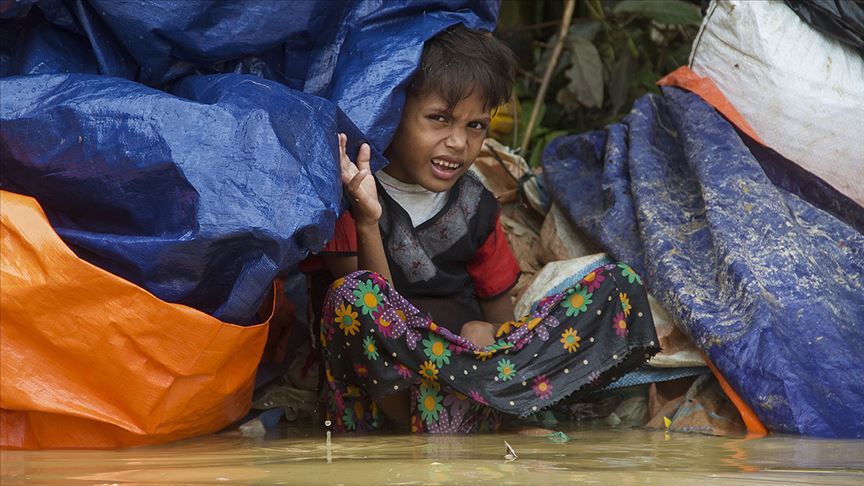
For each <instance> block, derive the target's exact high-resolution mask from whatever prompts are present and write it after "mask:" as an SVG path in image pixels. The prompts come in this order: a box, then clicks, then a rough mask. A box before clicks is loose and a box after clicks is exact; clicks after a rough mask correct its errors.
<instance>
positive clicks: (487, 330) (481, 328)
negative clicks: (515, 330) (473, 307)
mask: <svg viewBox="0 0 864 486" xmlns="http://www.w3.org/2000/svg"><path fill="white" fill-rule="evenodd" d="M459 335H460V336H462V337H463V338H465V339H467V340H469V341H471V342H472V343H474V345H475V346H477V347H478V348H485V347H486V346H489V345H490V344H493V343H495V325H494V324H492V323H489V322H486V321H468V322H466V323H465V324H463V325H462V332H461V333H459Z"/></svg>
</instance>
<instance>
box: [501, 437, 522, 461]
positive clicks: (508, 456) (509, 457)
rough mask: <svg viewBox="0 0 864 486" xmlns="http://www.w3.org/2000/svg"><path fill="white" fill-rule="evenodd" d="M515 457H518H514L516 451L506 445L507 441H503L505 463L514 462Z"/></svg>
mask: <svg viewBox="0 0 864 486" xmlns="http://www.w3.org/2000/svg"><path fill="white" fill-rule="evenodd" d="M517 457H519V456H517V455H516V451H514V450H513V448H512V447H510V444H508V443H507V441H506V440H505V441H504V460H505V461H507V462H510V461H515V460H516V458H517Z"/></svg>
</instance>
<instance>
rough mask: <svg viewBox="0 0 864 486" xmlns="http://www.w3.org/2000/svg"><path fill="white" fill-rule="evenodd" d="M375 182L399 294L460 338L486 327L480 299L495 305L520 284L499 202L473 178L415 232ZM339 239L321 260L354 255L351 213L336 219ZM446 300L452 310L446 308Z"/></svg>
mask: <svg viewBox="0 0 864 486" xmlns="http://www.w3.org/2000/svg"><path fill="white" fill-rule="evenodd" d="M377 182H378V199H379V201H380V203H381V208H382V215H381V219H380V220H379V223H378V224H379V226H380V229H381V234H382V237H383V244H384V252H385V254H386V255H387V262H388V264H389V266H390V272H391V274H392V276H393V282H394V284H395V285H396V287H397V288H398V289H399V291H400V292H401V293H402V294H403V295H404V296H405V297H406V298H408V299H409V300H412V302H414V304H415V305H417V306H418V307H420V308H421V309H423V310H425V311H426V312H430V313H432V315H433V318H434V319H436V322H437V323H438V324H439V325H443V326H445V327H448V328H450V330H451V331H453V332H454V333H456V334H458V333H459V328H460V327H461V325H462V324H463V323H465V322H467V321H469V320H475V319H482V316H481V315H480V306H479V304H478V299H491V298H495V297H498V296H500V295H502V294H503V293H505V292H507V291H508V290H510V289H511V288H512V287H513V286H514V285H515V284H516V282H517V280H518V279H519V264H518V263H517V262H516V258H515V257H514V256H513V252H512V250H511V249H510V246H509V245H508V244H507V238H506V236H505V235H504V231H503V229H502V228H501V222H500V218H499V213H500V210H501V208H500V206H499V204H498V201H497V200H496V199H495V196H494V195H492V193H491V192H489V190H488V189H486V188H485V187H484V186H483V185H482V184H481V183H480V181H479V180H478V179H477V178H476V177H475V176H474V175H473V174H471V173H470V172H469V173H468V174H466V176H465V177H461V178H459V180H458V181H456V184H455V185H454V186H453V187H452V188H451V189H450V191H449V194H448V199H447V202H446V203H445V206H444V207H443V208H442V209H441V211H439V212H438V214H436V215H435V216H433V217H432V219H430V220H428V221H426V222H424V223H423V224H421V225H419V226H417V227H414V225H413V223H412V221H411V216H410V215H409V214H408V212H407V211H406V210H405V209H404V208H403V207H402V206H400V205H399V203H397V202H396V201H395V200H394V199H393V198H392V197H391V196H390V195H389V194H388V193H387V191H386V190H385V189H384V188H383V186H382V184H381V182H380V181H377ZM335 233H336V235H335V237H334V238H333V240H332V241H330V242H329V243H328V244H327V246H325V248H324V251H322V252H321V254H330V255H334V254H336V255H338V254H343V255H354V254H356V251H357V230H356V228H355V223H354V220H353V218H352V217H351V215H350V213H347V212H346V213H344V214H343V215H342V217H340V218H339V221H337V223H336V231H335ZM421 298H422V299H424V300H423V301H420V300H414V299H421ZM426 299H431V300H430V302H431V305H430V306H424V305H423V304H422V303H421V302H425V301H426ZM448 299H449V300H450V301H452V302H453V303H454V305H448V303H447V302H445V300H448ZM458 308H463V309H465V310H466V311H467V313H463V312H459V310H458ZM453 311H455V312H453ZM472 314H473V316H470V315H472ZM457 316H461V317H458V318H457ZM466 316H469V317H468V318H465V317H466ZM460 318H461V319H462V320H460Z"/></svg>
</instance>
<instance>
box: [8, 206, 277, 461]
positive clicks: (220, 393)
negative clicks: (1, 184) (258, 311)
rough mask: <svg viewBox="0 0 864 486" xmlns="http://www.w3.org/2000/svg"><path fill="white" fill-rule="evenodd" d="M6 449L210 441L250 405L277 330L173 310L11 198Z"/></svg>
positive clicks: (35, 209) (178, 307)
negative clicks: (95, 261) (92, 260)
mask: <svg viewBox="0 0 864 486" xmlns="http://www.w3.org/2000/svg"><path fill="white" fill-rule="evenodd" d="M0 220H2V233H0V446H2V447H4V448H23V449H36V448H89V447H126V446H134V445H142V444H156V443H163V442H168V441H172V440H177V439H182V438H185V437H191V436H196V435H200V434H207V433H211V432H214V431H217V430H219V429H220V428H222V427H224V426H226V425H228V424H230V423H232V422H234V421H235V420H237V419H239V418H241V417H242V416H243V415H244V414H245V413H246V412H247V411H248V410H249V407H250V406H251V394H252V386H253V382H254V378H255V370H256V368H257V365H258V361H259V359H260V357H261V353H262V351H263V348H264V344H265V341H266V338H267V322H264V323H262V324H259V325H256V326H251V327H241V326H236V325H232V324H226V323H223V322H221V321H219V320H217V319H215V318H213V317H211V316H209V315H207V314H204V313H202V312H199V311H197V310H195V309H192V308H189V307H186V306H183V305H178V304H169V303H166V302H164V301H162V300H159V299H158V298H156V297H154V296H153V295H152V294H150V293H148V292H147V291H145V290H143V289H141V288H140V287H138V286H136V285H134V284H132V283H130V282H128V281H126V280H123V279H121V278H120V277H117V276H115V275H113V274H111V273H109V272H106V271H104V270H101V269H99V268H97V267H95V266H93V265H91V264H89V263H87V262H85V261H83V260H81V259H80V258H78V257H77V256H75V254H74V253H72V251H71V250H70V249H69V248H68V247H67V246H66V245H65V244H64V243H63V241H62V240H60V238H59V237H58V236H57V234H56V233H55V232H54V231H53V229H52V228H51V226H50V225H49V223H48V220H47V218H46V217H45V214H44V213H43V212H42V210H41V208H40V207H39V204H38V203H37V202H36V201H35V200H34V199H32V198H29V197H25V196H21V195H17V194H13V193H9V192H5V191H0Z"/></svg>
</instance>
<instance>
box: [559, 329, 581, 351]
mask: <svg viewBox="0 0 864 486" xmlns="http://www.w3.org/2000/svg"><path fill="white" fill-rule="evenodd" d="M581 340H582V338H581V337H579V331H577V330H576V329H573V328H572V327H571V328H569V329H567V330H566V331H564V333H563V334H561V344H563V345H564V349H566V350H567V352H568V353H572V352H574V351H576V350H577V349H579V341H581Z"/></svg>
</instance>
